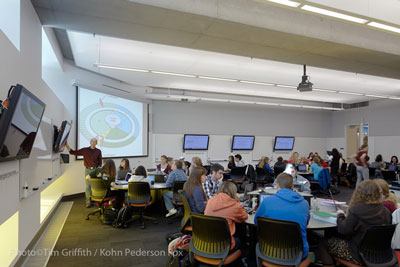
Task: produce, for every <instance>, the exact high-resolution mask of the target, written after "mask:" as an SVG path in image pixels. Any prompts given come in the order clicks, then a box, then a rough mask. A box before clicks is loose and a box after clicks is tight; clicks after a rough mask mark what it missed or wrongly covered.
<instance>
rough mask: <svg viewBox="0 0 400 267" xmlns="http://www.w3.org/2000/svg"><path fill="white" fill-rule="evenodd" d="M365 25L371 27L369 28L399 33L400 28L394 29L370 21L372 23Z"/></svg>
mask: <svg viewBox="0 0 400 267" xmlns="http://www.w3.org/2000/svg"><path fill="white" fill-rule="evenodd" d="M367 25H368V26H371V27H375V28H379V29H383V30H387V31H391V32H396V33H400V28H396V27H393V26H389V25H386V24H382V23H378V22H375V21H372V22H370V23H368V24H367Z"/></svg>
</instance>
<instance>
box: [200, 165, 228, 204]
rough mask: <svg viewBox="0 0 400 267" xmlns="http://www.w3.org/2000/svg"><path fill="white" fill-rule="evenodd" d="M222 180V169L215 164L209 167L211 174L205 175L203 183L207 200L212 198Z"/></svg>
mask: <svg viewBox="0 0 400 267" xmlns="http://www.w3.org/2000/svg"><path fill="white" fill-rule="evenodd" d="M222 178H224V167H222V165H220V164H218V163H216V164H213V165H212V166H211V174H210V175H207V177H206V181H205V182H204V183H203V188H204V192H205V193H206V196H207V200H209V199H210V198H211V197H213V196H214V195H215V194H216V193H217V191H218V189H219V188H220V186H221V183H222Z"/></svg>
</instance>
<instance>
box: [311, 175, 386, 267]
mask: <svg viewBox="0 0 400 267" xmlns="http://www.w3.org/2000/svg"><path fill="white" fill-rule="evenodd" d="M337 213H338V215H337V232H338V233H339V234H340V235H341V237H332V238H329V239H327V240H326V239H325V240H324V241H323V242H322V243H321V244H320V246H319V253H318V256H319V258H320V260H321V261H322V263H323V264H324V265H332V264H333V259H332V257H331V255H332V256H335V257H338V258H341V259H343V260H346V261H350V262H352V263H354V264H358V265H362V264H361V263H362V260H361V259H360V256H359V249H358V248H359V247H360V242H361V240H362V238H363V236H364V233H365V231H366V229H367V228H368V227H369V226H372V225H381V224H391V223H392V216H391V215H390V212H389V210H388V209H386V208H385V207H384V206H383V204H382V190H381V188H380V187H379V185H378V184H377V183H376V182H375V181H373V180H365V181H362V182H360V183H359V185H358V186H357V187H356V190H355V191H354V193H353V196H352V198H351V200H350V204H349V208H348V209H347V215H345V213H344V211H342V210H338V211H337Z"/></svg>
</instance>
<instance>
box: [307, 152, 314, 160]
mask: <svg viewBox="0 0 400 267" xmlns="http://www.w3.org/2000/svg"><path fill="white" fill-rule="evenodd" d="M313 158H314V153H312V152H310V154H308V158H307V161H308V162H311V161H312V159H313Z"/></svg>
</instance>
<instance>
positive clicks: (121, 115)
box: [79, 102, 140, 148]
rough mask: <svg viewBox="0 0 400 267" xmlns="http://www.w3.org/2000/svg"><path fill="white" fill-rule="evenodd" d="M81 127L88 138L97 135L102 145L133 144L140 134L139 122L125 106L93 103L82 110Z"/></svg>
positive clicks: (110, 146) (118, 145)
mask: <svg viewBox="0 0 400 267" xmlns="http://www.w3.org/2000/svg"><path fill="white" fill-rule="evenodd" d="M79 127H80V129H81V133H82V134H83V135H84V137H85V138H86V139H87V140H90V139H91V138H93V137H97V139H98V140H99V145H100V146H102V147H109V148H119V147H124V146H127V145H129V144H131V143H132V142H133V141H135V140H136V138H137V137H138V135H139V130H140V129H139V127H140V126H139V122H138V120H137V118H136V117H135V115H133V114H132V112H130V111H129V110H128V109H126V108H124V107H123V106H120V105H117V104H113V103H103V102H101V103H99V104H92V105H90V106H88V107H86V108H85V109H84V110H82V112H81V117H80V122H79Z"/></svg>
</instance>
